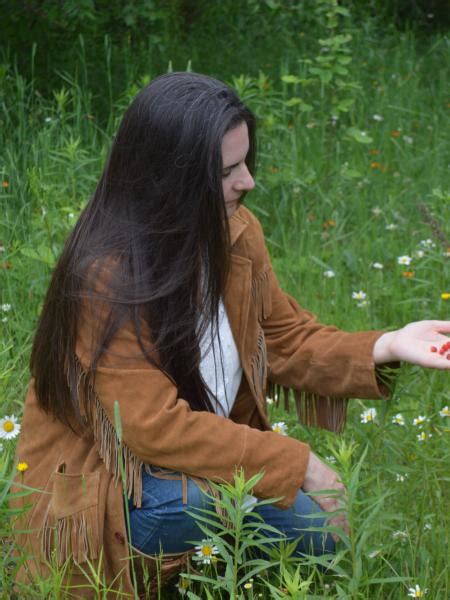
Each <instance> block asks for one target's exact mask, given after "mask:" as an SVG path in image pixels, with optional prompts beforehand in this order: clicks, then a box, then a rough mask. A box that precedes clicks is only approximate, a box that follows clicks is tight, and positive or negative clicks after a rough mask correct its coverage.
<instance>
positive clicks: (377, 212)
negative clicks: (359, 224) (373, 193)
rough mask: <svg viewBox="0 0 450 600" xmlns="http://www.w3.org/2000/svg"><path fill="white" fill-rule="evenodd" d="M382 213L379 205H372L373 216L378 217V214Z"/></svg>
mask: <svg viewBox="0 0 450 600" xmlns="http://www.w3.org/2000/svg"><path fill="white" fill-rule="evenodd" d="M382 213H383V211H382V210H381V208H380V207H379V206H374V207H373V208H372V214H373V215H374V216H375V217H379V216H380V215H381V214H382Z"/></svg>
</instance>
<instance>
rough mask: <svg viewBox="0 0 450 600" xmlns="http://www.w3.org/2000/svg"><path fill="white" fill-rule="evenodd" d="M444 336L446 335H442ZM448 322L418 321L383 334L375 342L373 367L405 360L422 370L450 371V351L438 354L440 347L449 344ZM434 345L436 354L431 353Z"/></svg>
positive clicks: (449, 323)
mask: <svg viewBox="0 0 450 600" xmlns="http://www.w3.org/2000/svg"><path fill="white" fill-rule="evenodd" d="M445 334H447V335H445ZM449 335H450V321H417V322H415V323H409V325H405V327H402V328H401V329H397V331H390V332H388V333H384V334H383V335H382V336H381V337H379V338H378V340H377V341H376V342H375V345H374V348H373V359H374V361H375V364H377V365H379V364H383V363H388V362H393V361H404V362H407V363H411V364H413V365H419V366H421V367H429V368H433V369H450V360H449V359H447V355H450V350H447V351H446V352H445V353H444V354H439V349H440V348H441V346H442V344H445V343H446V342H450V337H449ZM432 346H435V347H436V348H437V350H438V351H437V352H431V347H432Z"/></svg>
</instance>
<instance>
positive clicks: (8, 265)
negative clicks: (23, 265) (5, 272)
mask: <svg viewBox="0 0 450 600" xmlns="http://www.w3.org/2000/svg"><path fill="white" fill-rule="evenodd" d="M0 268H1V269H12V263H10V262H9V260H5V261H4V262H2V263H0Z"/></svg>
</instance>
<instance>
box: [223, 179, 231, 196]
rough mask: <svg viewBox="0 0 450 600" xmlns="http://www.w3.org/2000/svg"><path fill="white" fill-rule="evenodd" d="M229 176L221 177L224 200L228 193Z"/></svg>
mask: <svg viewBox="0 0 450 600" xmlns="http://www.w3.org/2000/svg"><path fill="white" fill-rule="evenodd" d="M230 187H231V185H230V178H229V177H227V178H226V179H222V191H223V197H224V198H225V202H226V201H227V199H228V196H229V194H230Z"/></svg>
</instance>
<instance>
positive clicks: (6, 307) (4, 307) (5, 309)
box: [0, 304, 11, 312]
mask: <svg viewBox="0 0 450 600" xmlns="http://www.w3.org/2000/svg"><path fill="white" fill-rule="evenodd" d="M0 309H1V310H2V311H3V312H9V311H10V310H11V304H2V305H1V306H0Z"/></svg>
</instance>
